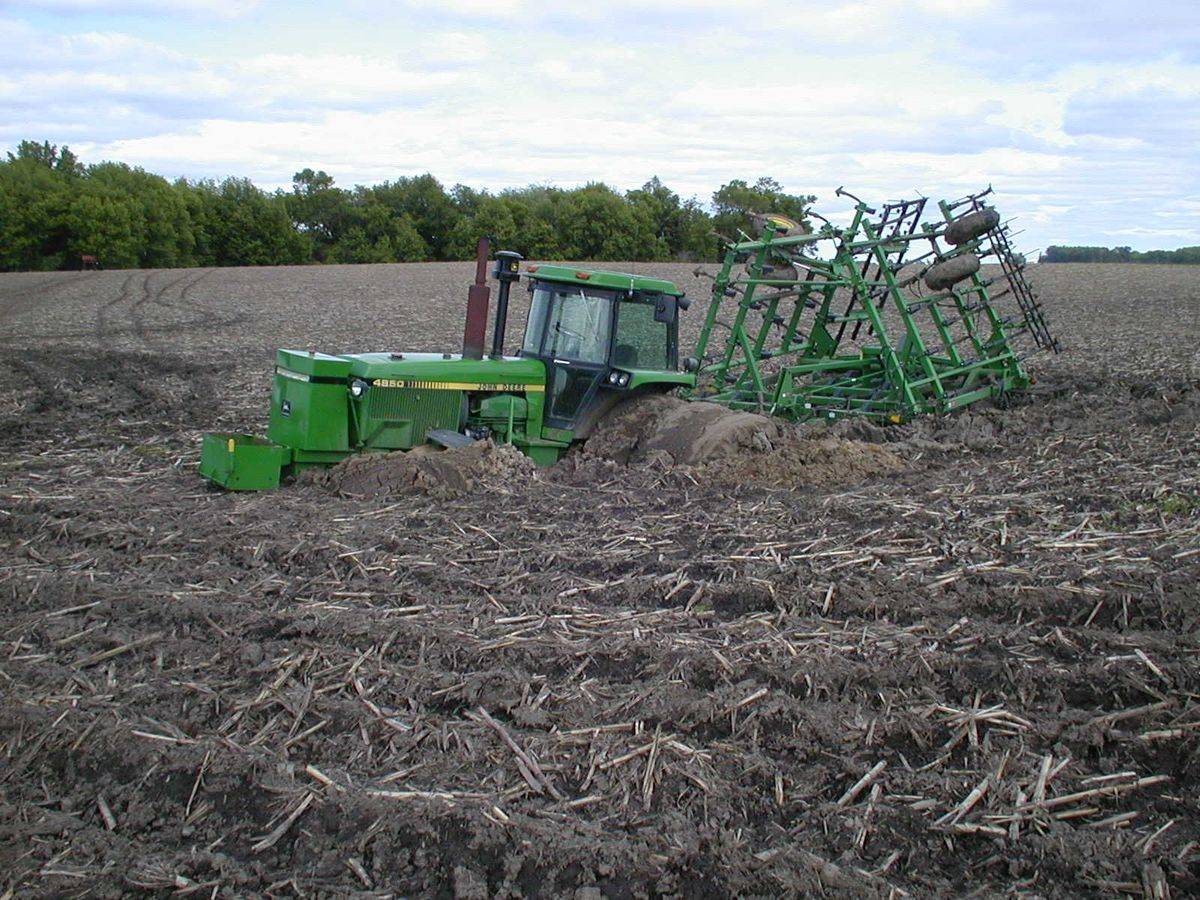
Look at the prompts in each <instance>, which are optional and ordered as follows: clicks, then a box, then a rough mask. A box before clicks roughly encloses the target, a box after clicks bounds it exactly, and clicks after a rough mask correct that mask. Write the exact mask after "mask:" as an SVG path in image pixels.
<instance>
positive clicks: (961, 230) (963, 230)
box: [946, 209, 1000, 247]
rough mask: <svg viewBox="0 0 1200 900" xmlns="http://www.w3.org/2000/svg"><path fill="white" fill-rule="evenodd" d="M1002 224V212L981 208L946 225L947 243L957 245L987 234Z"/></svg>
mask: <svg viewBox="0 0 1200 900" xmlns="http://www.w3.org/2000/svg"><path fill="white" fill-rule="evenodd" d="M999 224H1000V213H998V212H996V210H994V209H980V210H976V211H975V212H973V213H967V214H966V215H965V216H963V217H962V218H959V219H955V220H954V221H953V222H951V223H950V224H949V225H947V226H946V243H948V244H953V245H954V246H955V247H957V246H958V245H959V244H965V243H966V242H967V241H970V240H974V239H975V238H977V237H979V236H980V235H984V234H987V233H988V232H989V231H991V230H992V229H993V228H995V227H996V226H997V225H999Z"/></svg>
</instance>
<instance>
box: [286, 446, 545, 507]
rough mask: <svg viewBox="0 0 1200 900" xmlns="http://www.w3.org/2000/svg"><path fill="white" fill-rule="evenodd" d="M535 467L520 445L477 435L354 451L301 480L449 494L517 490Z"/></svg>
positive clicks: (365, 491) (364, 491) (379, 492)
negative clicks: (441, 443)
mask: <svg viewBox="0 0 1200 900" xmlns="http://www.w3.org/2000/svg"><path fill="white" fill-rule="evenodd" d="M536 470H537V466H536V465H535V464H534V463H533V461H532V460H531V459H530V458H529V457H528V456H526V455H525V454H523V453H521V452H520V451H519V450H517V449H515V448H513V447H507V446H505V447H497V446H496V445H495V444H493V443H491V442H490V441H478V442H476V443H474V444H471V445H469V446H467V447H461V448H455V449H450V450H442V449H438V448H435V447H432V446H427V447H421V448H418V449H416V450H414V451H412V452H411V453H403V452H400V453H383V454H369V455H363V456H353V457H350V458H349V459H347V460H345V461H344V462H342V463H339V464H338V465H336V466H334V467H333V468H331V469H329V470H327V471H321V470H319V469H310V470H308V471H307V472H305V473H304V477H303V478H301V482H302V483H308V484H315V485H318V486H320V487H323V488H326V489H327V490H330V491H332V492H334V493H336V494H338V495H340V496H342V497H358V498H364V497H393V496H404V495H406V494H425V495H428V496H430V497H437V498H441V499H451V498H454V497H461V496H462V495H463V494H466V493H469V492H471V491H477V492H479V493H492V492H502V493H507V492H511V491H514V490H521V489H522V488H523V487H524V486H525V485H526V484H528V482H529V481H530V480H531V479H532V478H533V477H534V473H535V472H536Z"/></svg>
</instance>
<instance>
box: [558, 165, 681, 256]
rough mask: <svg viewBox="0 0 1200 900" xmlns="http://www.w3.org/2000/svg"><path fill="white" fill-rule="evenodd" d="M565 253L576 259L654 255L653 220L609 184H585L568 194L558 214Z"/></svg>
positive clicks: (655, 242) (655, 245) (562, 247)
mask: <svg viewBox="0 0 1200 900" xmlns="http://www.w3.org/2000/svg"><path fill="white" fill-rule="evenodd" d="M559 227H560V228H561V232H562V233H561V240H562V246H561V249H562V250H563V253H564V255H566V256H567V257H569V258H571V259H579V260H592V259H596V260H637V259H653V258H654V255H655V251H656V249H657V247H658V244H657V241H656V239H655V235H654V223H653V221H652V220H651V219H650V217H649V216H648V215H647V214H646V211H645V210H643V209H634V207H632V206H631V205H630V204H629V203H628V202H626V200H625V198H624V197H622V196H621V195H620V194H618V193H616V192H615V191H613V189H612V188H610V187H608V185H605V184H600V183H592V184H588V185H586V186H584V187H582V188H580V189H579V190H577V191H572V192H570V193H569V194H568V196H567V199H566V202H565V204H564V206H563V209H562V213H561V215H560V217H559Z"/></svg>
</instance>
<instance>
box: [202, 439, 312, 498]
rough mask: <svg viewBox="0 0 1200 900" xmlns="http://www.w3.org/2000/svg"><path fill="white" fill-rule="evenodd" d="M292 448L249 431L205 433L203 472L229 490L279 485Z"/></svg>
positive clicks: (290, 458)
mask: <svg viewBox="0 0 1200 900" xmlns="http://www.w3.org/2000/svg"><path fill="white" fill-rule="evenodd" d="M291 462H292V451H291V450H290V449H289V448H287V447H284V446H282V445H280V444H276V443H275V442H274V441H270V440H267V439H266V438H261V437H255V436H253V435H249V434H233V433H229V432H217V433H214V434H206V435H205V436H204V442H203V443H202V444H201V445H200V474H201V475H203V476H204V477H205V478H207V479H208V480H209V481H212V482H214V483H216V484H219V485H220V486H221V487H223V488H225V489H227V490H230V491H265V490H270V489H271V488H276V487H279V478H280V476H281V475H282V473H283V470H284V469H285V468H286V467H287V466H289V465H291Z"/></svg>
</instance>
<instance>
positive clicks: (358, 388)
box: [350, 378, 367, 399]
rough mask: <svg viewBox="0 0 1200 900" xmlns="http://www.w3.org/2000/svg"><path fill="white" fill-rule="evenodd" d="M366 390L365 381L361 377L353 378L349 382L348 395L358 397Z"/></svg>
mask: <svg viewBox="0 0 1200 900" xmlns="http://www.w3.org/2000/svg"><path fill="white" fill-rule="evenodd" d="M366 392H367V383H366V382H365V381H363V380H362V379H361V378H355V379H354V380H353V381H352V382H350V396H351V397H354V398H355V399H358V398H359V397H361V396H362V395H363V394H365V393H366Z"/></svg>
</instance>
